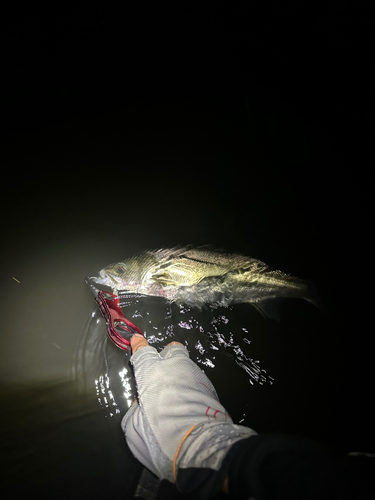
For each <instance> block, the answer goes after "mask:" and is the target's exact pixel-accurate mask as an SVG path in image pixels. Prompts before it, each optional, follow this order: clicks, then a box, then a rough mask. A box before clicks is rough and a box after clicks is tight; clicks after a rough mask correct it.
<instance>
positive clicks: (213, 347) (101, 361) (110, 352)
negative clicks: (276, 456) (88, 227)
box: [75, 294, 274, 417]
mask: <svg viewBox="0 0 375 500" xmlns="http://www.w3.org/2000/svg"><path fill="white" fill-rule="evenodd" d="M121 307H122V310H123V311H124V314H125V316H126V317H128V318H131V319H132V320H134V321H135V323H136V324H137V325H138V326H139V327H140V328H142V330H143V331H144V333H145V336H146V338H147V340H148V342H149V344H150V345H153V346H154V347H155V348H156V349H157V350H158V351H161V350H162V349H163V348H164V346H165V345H166V344H168V343H169V342H171V341H173V340H177V341H180V342H183V343H184V344H185V345H186V347H187V348H188V350H189V353H190V356H191V359H193V360H194V361H195V362H196V363H197V364H198V365H200V366H201V367H202V369H208V370H209V372H210V373H214V372H215V373H217V374H218V375H219V377H220V373H219V372H218V371H219V370H220V366H221V365H222V364H223V360H225V359H227V358H228V357H229V358H230V359H231V360H232V363H231V370H232V373H231V376H233V377H238V376H240V374H241V373H245V374H246V376H247V378H248V383H249V385H254V384H259V385H264V384H269V385H271V384H272V383H273V380H274V379H273V378H272V377H271V376H269V375H268V374H267V373H266V371H265V370H264V369H263V368H262V367H261V365H260V361H259V360H258V359H254V358H253V357H252V356H251V350H252V347H251V345H252V343H253V342H256V338H249V337H250V334H249V330H248V328H246V327H245V326H244V325H243V324H241V323H240V322H239V321H238V319H236V318H235V316H234V315H233V314H231V310H232V309H233V308H227V310H228V313H226V314H223V309H224V308H215V307H209V308H207V310H204V311H196V310H195V309H192V308H189V307H186V306H184V305H180V306H177V305H175V304H170V303H169V302H167V301H166V300H164V299H160V298H150V297H147V298H146V297H142V296H140V295H131V294H128V295H125V296H122V297H121ZM129 357H130V353H124V352H123V351H120V350H119V349H117V348H116V347H115V346H114V345H113V344H112V343H111V342H110V341H109V340H107V336H106V331H105V323H104V320H103V319H102V318H101V316H100V313H99V311H98V310H97V308H96V309H95V310H94V311H93V312H92V314H91V315H90V318H89V321H88V323H87V325H86V327H85V330H84V332H83V335H82V338H81V341H80V346H79V349H78V350H77V356H76V367H75V372H76V375H78V374H79V376H80V377H81V380H82V381H83V383H84V386H85V389H86V391H87V390H88V391H90V389H89V387H94V388H95V395H96V397H97V401H98V404H99V406H100V408H101V409H102V411H103V414H104V416H105V417H114V416H119V417H120V416H121V417H122V416H123V414H124V413H125V412H126V411H127V410H128V409H129V408H130V406H131V404H132V403H133V401H134V400H135V398H136V385H135V381H134V378H133V376H132V374H131V372H130V368H129V367H127V365H128V361H129ZM207 375H209V376H210V374H209V373H207ZM226 375H227V373H226ZM91 390H92V389H91ZM244 415H245V414H244Z"/></svg>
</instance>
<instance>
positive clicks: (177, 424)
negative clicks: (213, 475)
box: [121, 344, 256, 486]
mask: <svg viewBox="0 0 375 500" xmlns="http://www.w3.org/2000/svg"><path fill="white" fill-rule="evenodd" d="M130 362H131V363H132V365H133V366H134V372H135V377H136V382H137V388H138V401H139V404H137V403H135V404H133V406H132V407H131V408H130V409H129V411H128V412H127V413H126V415H125V416H124V418H123V420H122V423H121V427H122V429H123V431H124V432H125V435H126V440H127V442H128V445H129V448H130V449H131V451H132V452H133V454H134V456H135V457H136V458H137V459H138V460H139V461H140V462H141V463H142V464H143V465H145V466H146V467H147V468H148V469H149V470H151V471H152V472H153V473H154V474H156V475H157V476H158V477H159V478H160V479H168V480H169V481H171V482H177V480H178V474H179V472H181V470H182V469H191V468H204V469H210V470H213V471H218V470H219V469H220V467H221V465H222V463H223V460H224V458H225V456H226V454H227V452H228V450H229V448H230V447H231V446H232V445H233V444H234V443H236V442H238V441H240V440H243V439H246V438H248V437H250V436H253V435H256V432H255V431H253V430H252V429H249V428H248V427H244V426H241V425H235V424H233V421H232V419H231V418H230V416H229V414H228V413H227V411H226V409H225V408H224V407H223V406H222V405H221V404H220V402H219V398H218V396H217V394H216V391H215V388H214V387H213V385H212V383H211V382H210V380H209V379H208V378H207V376H206V375H205V373H204V372H203V371H202V370H201V369H200V368H199V367H198V366H197V365H196V364H195V363H194V362H193V361H192V360H191V359H190V358H189V353H188V351H187V349H186V348H185V347H184V346H182V345H181V344H173V345H170V346H168V347H166V348H164V349H163V351H161V352H160V353H158V352H157V350H156V349H155V348H154V347H151V346H148V347H142V348H141V349H139V350H138V351H137V352H136V353H135V354H133V356H132V357H131V358H130ZM177 486H178V484H177Z"/></svg>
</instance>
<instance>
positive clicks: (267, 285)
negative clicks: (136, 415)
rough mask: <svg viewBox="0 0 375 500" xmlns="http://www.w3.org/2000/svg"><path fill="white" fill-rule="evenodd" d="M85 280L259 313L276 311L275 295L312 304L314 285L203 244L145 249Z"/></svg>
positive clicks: (181, 299)
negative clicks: (246, 306)
mask: <svg viewBox="0 0 375 500" xmlns="http://www.w3.org/2000/svg"><path fill="white" fill-rule="evenodd" d="M89 279H90V280H92V281H93V282H94V283H96V284H97V285H105V286H107V287H110V288H111V289H112V290H113V291H114V292H115V293H118V292H119V291H123V290H126V291H128V292H132V293H139V294H143V295H153V296H160V297H165V298H166V299H168V300H170V301H172V302H177V303H186V304H189V305H191V306H194V307H198V308H201V307H202V306H203V305H205V304H216V305H217V306H230V305H232V304H236V303H250V304H252V305H253V306H255V307H256V308H257V309H258V310H259V311H260V312H261V313H262V314H263V315H264V316H275V315H274V313H273V312H272V311H274V308H272V307H268V306H269V305H270V302H269V301H270V300H271V299H276V298H279V297H290V298H301V299H305V300H307V301H309V302H312V303H313V304H315V305H317V300H316V293H315V290H314V288H313V287H312V286H311V285H310V284H308V283H307V282H306V281H304V280H301V279H299V278H296V277H294V276H291V275H288V274H285V273H283V272H281V271H277V270H272V269H271V268H269V267H268V266H267V264H265V263H264V262H261V261H260V260H257V259H253V258H251V257H246V256H244V255H240V254H229V253H224V252H221V251H213V250H209V249H207V248H205V247H198V248H194V247H177V248H169V249H168V248H162V249H158V250H154V251H147V252H144V253H142V254H140V255H137V256H134V257H131V258H129V259H125V260H123V261H121V262H117V263H115V264H110V265H109V266H107V267H105V268H104V269H102V270H101V271H100V277H98V278H96V277H93V278H89ZM275 319H276V318H275Z"/></svg>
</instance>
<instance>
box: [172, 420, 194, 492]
mask: <svg viewBox="0 0 375 500" xmlns="http://www.w3.org/2000/svg"><path fill="white" fill-rule="evenodd" d="M198 425H199V424H196V425H193V427H191V428H190V429H189V430H188V431H187V433H186V434H185V436H184V437H183V438H182V441H181V443H180V444H179V445H178V448H177V451H176V453H175V455H174V459H173V467H172V472H173V479H174V482H175V483H176V482H177V475H176V460H177V457H178V454H179V452H180V449H181V446H182V445H183V443H184V441H185V439H186V438H187V437H188V435H189V434H190V433H191V431H192V430H193V429H195V428H196V427H197V426H198Z"/></svg>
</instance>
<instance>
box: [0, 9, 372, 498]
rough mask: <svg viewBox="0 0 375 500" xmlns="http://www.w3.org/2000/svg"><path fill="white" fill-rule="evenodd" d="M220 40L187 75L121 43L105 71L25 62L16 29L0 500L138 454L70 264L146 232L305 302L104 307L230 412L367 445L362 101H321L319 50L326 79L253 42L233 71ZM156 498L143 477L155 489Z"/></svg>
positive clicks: (89, 481) (1, 348) (107, 486)
mask: <svg viewBox="0 0 375 500" xmlns="http://www.w3.org/2000/svg"><path fill="white" fill-rule="evenodd" d="M99 17H100V16H99V15H98V19H99ZM271 17H272V16H271ZM56 19H57V18H56ZM104 19H105V16H104ZM103 23H104V21H103ZM94 24H95V23H94ZM104 25H105V23H104V24H103V26H102V25H101V29H100V30H99V31H100V32H102V31H101V30H103V29H104V32H106V29H105V26H104ZM271 25H272V26H273V29H276V27H277V26H278V23H276V22H275V23H274V24H272V22H271ZM24 26H29V28H27V29H31V28H30V26H31V25H30V24H27V23H26V24H25V25H24ZM267 26H268V24H267ZM320 26H323V27H324V23H323V24H322V25H320ZM25 29H26V28H25ZM64 29H65V28H64ZM253 29H254V30H255V25H254V26H253ZM322 29H323V28H322ZM63 31H64V30H63ZM11 32H12V33H13V31H11ZM21 32H22V30H21ZM53 32H54V30H52V29H51V33H50V35H49V36H50V37H52V39H54V40H55V38H54V35H53ZM109 32H111V30H109V29H108V33H109ZM64 33H65V31H64ZM244 33H245V34H246V31H244V32H243V34H242V35H243V36H244ZM314 33H315V32H314ZM319 33H320V32H319ZM12 36H13V35H12ZM35 36H36V35H35ZM56 36H57V35H56ZM239 36H240V35H239ZM254 36H255V35H254ZM240 38H241V37H240ZM266 38H267V37H266ZM218 39H220V40H222V38H221V37H219V38H218ZM224 39H225V38H224ZM230 39H231V38H230V37H229V38H228V40H227V42H226V44H227V45H225V43H224V47H223V52H221V51H220V50H218V52H217V53H216V52H215V53H216V54H217V55H216V57H217V58H216V59H215V58H207V57H206V55H205V54H206V53H205V52H202V51H201V50H199V51H197V54H198V53H199V54H200V58H201V59H199V60H198V61H197V60H195V62H196V63H197V64H198V66H199V68H200V70H199V71H198V69H196V70H195V71H193V72H192V71H191V68H192V67H193V62H192V60H190V59H189V60H188V61H187V60H186V59H181V61H180V63H181V65H180V66H179V69H178V70H176V71H177V72H174V71H172V70H171V67H169V72H168V71H165V68H164V70H163V71H161V72H159V73H158V71H159V70H158V66H157V65H156V63H155V62H154V65H151V66H148V68H149V71H151V70H152V71H151V72H153V73H152V74H153V75H154V77H153V80H152V81H153V82H154V83H153V84H151V83H150V78H151V77H150V74H148V73H147V75H146V73H141V74H142V75H143V79H142V84H140V85H138V80H136V78H135V76H134V75H135V74H138V76H139V74H140V73H139V71H138V70H139V69H140V68H141V66H142V64H141V62H140V61H144V59H142V58H139V61H137V65H136V66H137V71H135V70H134V71H133V72H131V73H130V74H128V73H126V72H125V69H123V70H122V71H123V73H122V77H121V78H120V77H114V73H113V72H111V71H110V70H111V68H112V66H111V64H112V63H114V62H116V63H117V62H118V61H119V60H121V61H122V60H123V59H117V56H116V54H115V53H111V54H112V55H111V57H110V58H109V60H108V61H107V62H105V63H104V62H103V60H104V59H105V58H104V59H103V57H102V56H100V55H98V57H99V60H98V67H97V66H96V65H95V64H93V61H95V62H96V59H95V58H94V57H93V59H90V58H89V61H88V62H87V61H86V66H85V64H83V63H82V60H81V59H80V57H79V56H78V55H77V59H74V60H73V62H72V63H71V64H72V65H73V66H72V68H70V69H69V67H68V66H69V64H70V62H69V61H71V60H70V59H69V57H68V56H61V58H62V59H61V61H60V62H59V59H57V60H55V59H54V58H53V57H52V56H51V57H50V58H48V57H47V58H46V59H45V60H44V59H43V61H42V62H40V60H39V59H38V57H36V58H34V59H30V60H31V61H34V62H32V64H31V63H30V65H27V64H26V62H24V63H22V61H26V60H27V57H28V56H27V54H31V55H32V54H33V50H34V49H32V48H30V52H27V51H26V47H29V45H28V43H26V41H24V42H22V43H24V44H25V45H24V49H25V50H24V51H21V52H22V57H23V58H21V59H17V58H13V59H12V61H13V63H12V64H13V66H12V71H11V72H10V73H9V74H10V75H11V76H10V77H9V78H10V80H9V93H8V94H7V96H8V102H7V104H8V107H7V113H6V115H5V122H6V125H7V132H6V134H5V135H4V136H3V138H4V139H5V143H4V147H3V149H2V151H3V162H4V169H5V170H4V172H6V174H7V175H6V177H5V176H3V177H2V183H1V202H0V205H1V213H2V222H1V259H0V269H1V280H2V281H1V287H0V300H1V308H0V352H1V356H0V361H1V362H0V383H1V426H0V429H1V433H2V436H1V441H2V452H1V461H2V462H1V471H2V479H1V483H2V486H3V492H2V498H4V499H8V498H9V499H10V498H12V499H14V498H24V496H25V495H29V494H30V491H32V492H33V494H35V495H38V497H39V498H40V499H47V498H72V499H75V498H77V499H80V500H84V499H86V498H87V499H102V498H106V499H112V498H113V499H115V498H131V497H132V495H133V492H134V490H135V487H136V485H137V483H138V479H139V475H140V473H141V467H140V466H139V464H138V463H137V462H136V461H135V460H134V459H133V457H132V456H131V453H130V451H129V449H128V448H127V445H126V443H125V440H124V438H123V435H122V432H121V429H120V420H121V418H122V417H123V415H124V412H125V411H126V410H127V408H128V404H129V401H130V400H131V399H132V397H133V395H134V382H133V380H132V378H131V375H130V372H129V369H128V364H127V362H128V359H127V355H126V354H124V353H123V352H122V351H120V350H118V349H117V348H116V347H115V346H114V345H112V344H111V343H110V342H109V341H108V340H107V339H106V335H105V329H104V325H103V322H102V321H101V320H100V318H99V316H98V311H97V309H96V307H95V302H94V299H93V296H92V294H91V293H90V291H89V289H88V288H87V286H86V285H85V283H84V278H85V277H86V276H90V275H92V274H94V273H96V272H97V271H98V270H100V269H101V268H103V267H104V266H105V265H107V264H108V263H110V262H114V261H117V260H120V259H121V258H124V257H130V256H131V255H133V254H135V253H137V252H140V251H143V250H146V249H153V248H157V247H160V246H174V245H177V244H182V245H185V244H188V243H192V244H196V245H200V244H207V243H210V244H213V245H215V246H217V247H220V248H224V249H226V250H229V251H237V252H241V253H244V254H246V255H249V256H251V257H255V258H258V259H260V260H262V261H264V262H266V263H267V264H268V265H270V266H272V267H275V268H278V269H280V270H282V271H284V272H289V273H291V274H294V275H296V276H299V277H301V278H306V279H310V280H312V281H313V282H314V283H315V284H316V285H317V286H318V288H319V289H320V292H321V296H322V301H323V304H324V306H325V311H319V310H317V309H315V308H314V307H312V306H310V305H309V304H307V303H304V302H302V301H298V300H288V301H285V302H284V303H283V304H282V305H281V316H282V319H281V321H280V323H274V322H272V321H266V320H265V319H263V318H262V317H261V316H260V315H259V314H258V313H257V312H256V311H255V310H254V309H253V308H251V306H247V305H236V306H234V307H232V308H229V309H216V310H212V309H211V308H207V309H206V310H203V311H202V312H197V311H194V310H186V309H183V310H182V309H179V308H178V307H177V306H169V305H167V304H166V303H165V302H164V301H163V300H159V299H156V298H149V299H144V298H142V299H139V300H138V299H137V298H130V299H129V302H128V303H127V304H126V305H125V306H124V310H126V313H125V314H127V315H128V317H130V318H131V319H133V321H134V322H135V323H137V324H138V325H139V326H140V327H141V328H143V329H144V330H145V331H146V334H147V336H148V337H149V338H150V340H151V341H152V342H153V345H155V346H156V347H157V348H161V347H162V346H163V345H164V344H165V343H168V342H170V340H171V339H173V338H177V339H179V340H180V341H183V342H184V343H186V345H187V346H188V348H189V351H190V354H191V357H192V359H194V360H195V361H196V362H197V363H199V364H200V366H201V367H202V368H203V369H204V370H205V372H206V373H207V375H208V376H209V377H210V379H211V380H212V382H213V383H214V385H215V387H216V389H217V391H218V394H219V396H220V398H221V401H222V402H223V404H224V405H225V406H226V407H227V409H228V411H229V412H230V414H231V416H232V418H233V420H234V421H235V422H236V423H238V422H240V423H242V424H244V425H248V426H251V427H253V428H254V429H255V430H257V431H258V432H269V431H273V430H282V431H285V432H292V433H298V434H301V435H304V436H309V437H311V438H314V439H318V440H321V441H324V442H326V443H329V444H332V445H333V446H335V447H337V448H338V449H340V450H343V451H358V450H359V451H369V452H371V451H372V452H374V450H375V439H374V433H373V421H374V410H373V406H372V404H371V403H372V402H371V399H372V397H371V396H372V392H373V381H374V376H373V372H372V366H373V361H372V354H371V349H370V345H371V341H372V338H371V332H370V331H369V329H368V327H367V326H366V325H367V321H366V320H367V314H368V311H369V309H368V308H367V307H366V306H365V305H364V298H365V295H366V294H365V293H364V292H363V290H364V286H365V285H366V284H367V271H366V263H367V260H366V257H365V253H364V252H365V249H366V246H367V244H366V235H367V234H369V230H368V228H367V230H365V231H364V232H362V226H361V224H362V223H364V222H365V221H366V220H367V217H368V212H367V209H366V205H365V203H366V196H365V195H364V194H363V193H364V187H365V184H366V179H365V178H364V177H363V171H362V170H361V165H363V163H362V162H361V160H360V158H359V152H361V151H363V147H362V146H363V144H362V142H361V141H362V136H361V133H360V131H359V129H360V127H361V123H362V126H363V122H361V119H360V117H361V116H362V115H361V114H360V113H361V111H360V110H361V109H362V107H360V106H358V110H359V111H358V112H357V106H356V103H355V102H354V100H352V101H350V100H349V101H348V97H347V94H345V102H346V103H347V106H346V108H345V110H344V109H343V108H342V106H341V104H340V103H341V102H344V101H342V100H340V96H341V97H342V98H343V99H344V94H340V92H343V93H344V90H342V91H341V90H339V89H340V88H341V87H340V86H338V85H335V82H336V81H340V82H341V81H342V80H341V79H340V78H339V76H340V71H339V70H340V67H341V66H340V60H341V59H338V60H336V66H335V67H336V69H337V71H338V73H337V75H336V74H335V73H334V71H333V70H332V69H331V70H329V69H327V68H331V64H329V65H328V64H327V66H325V65H324V64H323V63H324V60H323V62H322V60H321V59H319V58H318V56H317V59H316V60H317V61H318V60H319V61H320V62H319V64H320V65H321V66H319V65H318V67H320V68H323V69H324V68H325V70H324V71H325V73H324V74H326V75H327V80H326V84H325V87H324V89H323V88H321V87H320V86H319V85H320V84H319V82H320V80H319V79H318V76H317V75H318V74H321V72H320V73H319V72H316V73H314V74H315V76H313V75H311V73H310V71H307V70H308V66H306V68H305V69H306V75H307V74H308V75H310V76H309V79H306V80H304V79H303V78H302V76H303V75H301V73H299V72H298V71H297V69H294V73H293V71H292V69H291V68H293V67H294V63H293V64H291V65H289V66H287V67H288V68H289V72H286V74H284V73H282V74H284V78H283V79H275V74H274V73H273V72H272V71H271V69H272V68H274V71H276V72H277V74H279V75H280V74H281V72H280V71H281V69H283V68H284V69H285V65H284V66H283V64H282V63H281V62H280V61H281V59H280V57H281V55H280V54H281V52H277V53H278V54H279V55H278V57H276V56H272V54H274V50H273V49H272V50H270V51H269V52H267V50H268V49H267V47H265V46H264V47H263V50H264V51H265V53H266V52H267V54H268V55H270V54H271V56H270V57H271V59H269V58H268V59H267V58H265V59H264V61H267V64H266V63H264V65H263V58H262V57H261V55H260V54H257V57H256V60H253V62H252V64H255V65H257V66H255V67H256V68H257V71H254V74H253V73H251V74H250V73H249V62H248V57H247V55H246V51H245V50H244V49H242V50H243V52H240V53H238V52H236V53H235V54H234V53H232V56H231V57H229V56H225V54H229V53H227V52H226V49H225V47H228V46H229V47H230V46H231V45H230V43H231V42H230V41H229V40H230ZM233 39H234V40H236V38H233ZM267 39H269V38H267ZM282 39H283V38H282V37H281V38H278V41H277V46H279V44H280V43H281V42H280V40H282ZM66 40H68V38H66ZM315 40H316V38H315ZM338 40H340V38H338ZM55 41H56V40H55ZM81 41H82V40H81ZM17 43H21V42H17ZM56 43H57V42H56ZM66 43H68V42H66ZM233 43H234V42H233ZM275 43H276V42H275ZM285 43H286V42H285ZM288 43H289V42H288ZM337 43H338V42H337ZM228 44H229V45H228ZM47 45H48V44H47V43H45V44H44V45H43V44H42V46H43V47H44V48H43V50H42V49H40V50H42V52H43V51H47V52H48V50H47V48H46V47H47ZM56 46H59V45H58V43H57V45H56ZM168 46H169V45H168ZM307 46H309V47H310V45H309V44H307ZM335 46H336V47H337V44H336V45H332V47H335ZM14 47H15V46H14ZM322 47H323V45H322ZM332 47H331V49H330V50H333V48H332ZM185 48H186V47H185ZM224 49H225V50H224ZM289 49H290V47H289ZM289 49H288V50H289ZM17 50H18V49H16V48H14V53H16V52H17ZM35 50H36V52H35V54H37V55H38V50H39V49H38V50H37V49H35ZM50 50H51V51H52V53H53V54H54V56H56V54H58V53H59V52H58V51H57V52H54V49H50ZM75 50H76V49H75ZM150 50H151V49H150ZM288 50H286V52H285V53H286V54H288V53H290V51H288ZM319 50H320V49H319ZM321 50H322V54H325V53H326V52H325V50H323V48H322V49H321ZM73 52H74V51H73ZM73 52H72V53H73ZM48 53H49V52H48ZM74 53H75V52H74ZM186 53H187V52H186ZM11 54H12V52H11ZM43 54H44V52H43ZM79 54H81V53H79ZM218 54H221V55H218ZM223 54H224V55H223ZM245 56H246V57H245ZM95 57H96V56H95ZM101 57H102V58H101ZM155 57H156V56H155ZM227 57H228V59H227ZM272 57H274V59H273V58H272ZM285 57H287V56H285ZM326 57H327V58H328V55H327V56H326ZM24 58H26V59H24ZM276 59H277V60H276ZM134 60H135V59H134V54H133V59H132V61H133V62H129V61H128V64H129V65H130V66H131V65H132V64H133V63H134ZM156 60H157V59H155V61H156ZM219 60H220V64H219V65H217V64H216V62H217V61H219ZM17 61H18V62H17ZM20 61H21V62H20ZM38 61H39V62H38ZM54 61H55V62H54ZM215 61H216V62H215ZM260 61H262V63H261V62H260ZM326 61H328V59H326ZM347 61H348V59H347V58H345V64H347ZM68 62H69V64H68ZM186 62H187V63H188V67H189V68H190V73H188V74H187V73H186V66H185V63H186ZM195 62H194V64H195ZM91 63H92V66H91V65H90V64H91ZM22 64H24V65H25V66H22ZM66 64H67V65H68V66H66ZM82 64H83V65H82ZM189 64H191V65H192V66H189ZM317 64H318V63H317ZM207 65H208V66H207ZM250 66H251V65H250ZM113 67H117V66H115V65H114V66H113ZM131 67H133V66H131ZM142 67H143V66H142ZM251 67H253V66H251ZM20 68H21V69H22V68H23V70H22V71H21V69H20ZM150 68H151V69H150ZM218 68H222V71H223V73H225V75H226V76H225V77H226V79H225V81H224V77H223V75H222V73H221V70H220V71H219V69H218ZM267 68H268V69H267ZM270 68H271V69H270ZM112 69H113V68H112ZM133 69H134V68H133ZM284 69H283V71H284ZM323 69H321V71H323ZM113 71H114V70H113ZM145 71H146V70H145ZM202 71H206V76H207V75H209V76H210V77H211V80H210V81H209V82H208V81H206V82H205V83H203V82H202V80H200V77H199V75H202ZM217 71H219V73H217ZM267 71H268V73H267ZM327 71H331V73H329V74H327ZM161 74H162V75H163V76H164V77H165V82H164V83H163V84H162V83H161V82H159V83H157V82H156V81H155V80H157V78H156V76H155V75H161ZM168 75H169V76H171V77H172V76H173V78H172V79H171V78H169V79H168V78H167V76H168ZM231 75H235V78H234V80H233V81H232V79H231ZM288 75H289V76H288ZM255 76H256V77H255ZM26 77H27V78H26ZM132 78H133V79H132ZM335 78H336V80H335ZM211 81H212V83H210V82H211ZM197 82H198V83H199V82H200V83H199V84H198V83H197ZM306 82H307V83H306ZM357 95H359V94H357ZM353 99H354V98H353ZM353 123H356V124H357V126H356V128H355V130H354V128H353V127H352V126H351V125H352V124H353ZM362 128H363V127H362ZM14 278H15V279H16V280H18V281H16V280H15V279H14ZM137 300H138V302H137ZM173 496H175V497H176V498H177V494H176V492H175V491H174V490H173V488H172V487H169V486H168V485H163V486H162V488H161V490H160V491H159V495H158V499H159V500H162V498H171V497H173Z"/></svg>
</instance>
